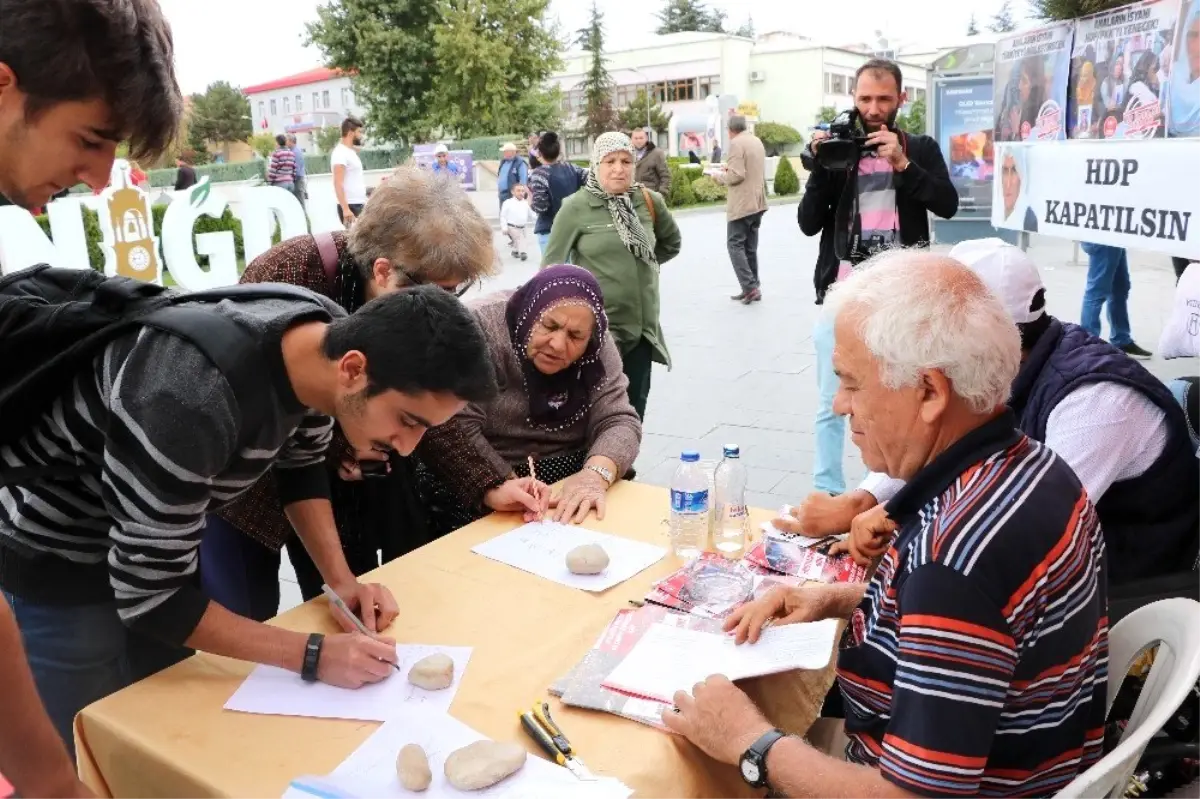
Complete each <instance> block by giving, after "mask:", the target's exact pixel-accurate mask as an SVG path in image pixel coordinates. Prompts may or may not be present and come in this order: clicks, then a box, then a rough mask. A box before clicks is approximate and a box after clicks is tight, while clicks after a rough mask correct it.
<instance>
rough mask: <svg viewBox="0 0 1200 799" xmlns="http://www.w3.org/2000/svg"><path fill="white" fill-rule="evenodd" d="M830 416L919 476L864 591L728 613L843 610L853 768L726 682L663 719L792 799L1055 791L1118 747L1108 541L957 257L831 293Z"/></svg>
mask: <svg viewBox="0 0 1200 799" xmlns="http://www.w3.org/2000/svg"><path fill="white" fill-rule="evenodd" d="M825 312H826V313H827V314H831V315H832V318H833V320H834V338H835V346H834V353H833V359H834V368H835V369H836V371H837V375H838V378H839V381H840V386H839V388H838V392H837V396H836V398H835V400H834V409H835V411H836V412H837V413H839V414H841V415H844V416H846V417H848V419H849V423H850V429H851V431H852V433H853V441H854V443H855V444H856V445H857V446H858V447H859V449H861V450H862V455H863V460H864V461H865V462H866V463H867V465H868V466H869V467H870V468H871V469H873V470H876V471H879V472H883V473H886V474H888V475H889V476H892V477H896V478H900V479H903V480H905V481H907V485H905V487H904V488H903V489H902V490H901V491H900V493H899V494H897V495H896V496H895V497H894V498H893V499H892V501H891V503H889V505H888V509H889V512H890V513H891V514H892V518H893V519H894V520H895V522H896V523H897V524H898V525H899V531H898V534H897V536H896V539H895V541H894V543H893V544H892V546H891V548H890V549H889V550H888V552H887V554H886V555H885V556H884V558H883V561H882V563H881V564H880V566H879V569H878V570H877V571H876V573H875V575H874V577H873V578H872V580H871V582H870V584H869V585H866V586H864V585H858V586H852V585H826V584H812V583H809V584H806V585H804V586H801V587H800V588H789V589H784V590H779V591H777V592H775V593H773V594H769V595H768V596H766V597H764V598H762V599H761V600H759V601H757V602H754V603H751V604H750V605H748V606H746V607H744V608H743V609H741V610H740V611H739V612H737V613H735V614H734V615H733V616H732V617H731V618H730V619H729V620H728V622H727V624H726V627H727V629H730V630H735V631H736V637H737V640H738V641H745V640H747V639H749V640H750V641H752V642H753V641H755V640H757V638H758V635H759V632H760V631H761V629H762V627H763V625H764V623H765V622H767V621H768V620H770V619H773V620H774V621H775V623H776V624H788V623H797V622H807V621H815V620H818V619H823V618H843V619H848V620H849V624H848V625H847V627H846V631H845V634H844V637H843V640H842V644H841V647H840V648H839V652H838V663H837V674H838V683H839V685H840V687H841V690H842V693H843V694H844V695H845V697H846V711H847V712H846V721H845V732H846V734H847V735H848V737H849V744H848V745H847V747H846V750H845V762H843V761H842V760H841V759H839V758H835V757H831V756H829V755H826V754H823V753H822V752H820V751H818V750H817V749H815V748H813V747H812V746H810V745H809V744H807V743H806V742H805V741H803V740H801V739H799V738H796V737H791V736H786V735H785V734H784V733H783V732H781V731H779V730H776V729H772V727H771V725H770V723H769V722H767V721H766V720H765V719H764V717H763V715H762V714H761V713H760V712H759V710H758V709H757V708H756V707H755V706H754V705H753V703H752V702H751V701H750V699H749V698H748V697H747V696H746V695H745V694H744V693H742V692H741V691H740V690H739V689H738V688H736V687H735V686H734V685H733V684H732V683H730V682H729V680H727V679H725V678H724V677H720V676H715V677H710V678H709V679H708V680H706V681H705V682H703V683H701V684H699V685H697V686H695V688H694V689H693V690H692V693H691V694H688V693H685V692H682V691H681V692H679V693H678V694H677V695H676V696H675V705H676V707H677V708H678V710H677V712H671V711H668V712H666V713H664V714H663V721H664V723H665V724H666V725H668V726H669V727H670V728H671V729H673V730H675V731H676V732H679V733H681V734H683V735H684V736H686V737H687V738H688V739H689V740H690V741H692V742H693V743H694V744H696V745H697V746H699V747H700V748H701V749H702V750H704V751H705V752H706V753H708V754H709V755H710V756H712V757H714V758H715V759H717V760H718V761H722V762H724V763H728V764H730V765H738V766H740V769H741V773H742V776H743V778H744V779H746V781H747V782H749V783H750V784H751V785H752V786H754V787H756V788H762V787H766V786H769V787H770V788H771V789H773V790H774V791H775V792H776V793H777V794H781V795H785V796H813V797H818V796H947V795H956V796H957V795H962V796H975V795H996V796H1007V795H1025V794H1030V793H1037V794H1039V795H1042V794H1053V793H1055V792H1057V791H1058V790H1059V789H1061V788H1062V787H1063V786H1065V785H1066V784H1067V783H1069V782H1070V781H1071V780H1072V779H1073V778H1074V777H1075V776H1076V775H1078V774H1079V773H1080V772H1082V771H1084V770H1085V769H1087V768H1088V767H1089V766H1091V765H1092V764H1093V763H1095V762H1096V761H1097V760H1098V759H1099V758H1100V756H1101V754H1102V750H1103V745H1104V716H1105V692H1106V684H1107V649H1108V624H1107V619H1106V613H1105V605H1106V601H1105V582H1106V580H1105V575H1104V569H1105V566H1104V562H1105V556H1104V541H1103V539H1102V537H1101V535H1100V528H1099V525H1098V524H1097V522H1096V515H1095V512H1094V510H1093V509H1092V506H1091V505H1090V503H1089V502H1088V500H1087V496H1086V495H1085V494H1084V492H1083V488H1082V487H1081V486H1080V484H1079V480H1078V479H1077V478H1076V477H1075V474H1074V472H1072V471H1071V468H1070V467H1069V466H1067V465H1066V463H1064V462H1063V461H1062V460H1061V459H1060V458H1058V456H1056V455H1055V454H1054V453H1053V452H1051V451H1050V450H1049V449H1048V448H1046V447H1045V446H1043V445H1042V444H1039V443H1038V442H1036V441H1034V440H1033V439H1031V438H1029V437H1027V436H1025V435H1023V434H1022V433H1021V432H1020V431H1019V430H1017V421H1016V417H1015V416H1014V415H1013V413H1012V411H1010V410H1008V409H1007V408H1006V407H1005V400H1006V399H1007V398H1008V393H1009V386H1010V385H1011V384H1012V381H1013V380H1014V378H1015V377H1016V375H1017V370H1018V368H1019V366H1020V361H1021V342H1020V338H1019V336H1018V334H1017V331H1016V328H1015V327H1014V326H1013V324H1012V320H1011V318H1010V317H1009V315H1008V314H1007V313H1006V312H1005V310H1004V307H1003V306H1002V305H1001V304H1000V302H999V300H997V299H996V298H995V296H993V295H992V293H991V292H990V291H989V290H988V287H987V285H986V284H985V283H984V282H983V281H982V280H980V278H979V277H978V276H977V275H975V274H974V273H973V272H972V271H971V270H970V269H968V268H967V267H965V266H963V265H962V264H961V263H958V262H957V261H954V260H952V259H949V258H946V257H944V256H937V255H931V254H928V253H924V254H918V253H907V252H903V253H899V254H894V255H890V256H883V257H881V258H880V259H879V260H877V262H876V263H874V264H869V265H867V266H866V267H864V268H863V269H862V270H861V271H859V272H857V273H855V274H853V275H852V276H851V277H849V278H848V279H847V280H845V281H844V282H842V283H841V284H839V285H838V286H837V288H836V289H835V290H834V291H832V292H831V293H830V295H829V297H828V299H827V300H826V307H825Z"/></svg>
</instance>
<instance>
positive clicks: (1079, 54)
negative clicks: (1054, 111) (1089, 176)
mask: <svg viewBox="0 0 1200 799" xmlns="http://www.w3.org/2000/svg"><path fill="white" fill-rule="evenodd" d="M1193 2H1194V0H1193ZM1179 14H1180V0H1151V1H1150V2H1143V3H1137V4H1134V5H1130V6H1123V7H1121V8H1118V9H1115V10H1113V11H1109V12H1105V13H1102V14H1095V15H1093V16H1090V17H1084V18H1083V19H1080V20H1078V21H1077V22H1076V23H1075V46H1074V48H1073V52H1072V58H1071V84H1070V88H1069V91H1068V106H1069V107H1068V113H1067V127H1068V130H1067V135H1068V136H1069V137H1070V138H1072V139H1154V138H1162V137H1164V136H1166V134H1167V115H1166V112H1167V105H1168V102H1169V99H1168V98H1169V95H1170V93H1171V92H1172V85H1173V84H1172V80H1171V73H1172V71H1173V67H1174V66H1175V64H1176V63H1177V59H1176V58H1175V56H1174V52H1175V48H1176V41H1175V40H1176V36H1175V32H1176V28H1177V27H1178V25H1179Z"/></svg>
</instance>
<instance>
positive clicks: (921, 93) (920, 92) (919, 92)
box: [909, 89, 925, 101]
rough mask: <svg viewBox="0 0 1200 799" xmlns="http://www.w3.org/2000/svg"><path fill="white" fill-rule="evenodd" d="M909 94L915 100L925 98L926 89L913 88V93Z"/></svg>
mask: <svg viewBox="0 0 1200 799" xmlns="http://www.w3.org/2000/svg"><path fill="white" fill-rule="evenodd" d="M909 96H910V97H912V99H913V100H914V101H915V100H924V99H925V90H924V89H913V90H912V93H911V94H910V95H909Z"/></svg>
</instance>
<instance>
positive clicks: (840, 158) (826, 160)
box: [800, 108, 879, 172]
mask: <svg viewBox="0 0 1200 799" xmlns="http://www.w3.org/2000/svg"><path fill="white" fill-rule="evenodd" d="M827 130H828V131H829V138H827V139H822V140H821V142H820V144H819V145H818V146H817V148H816V151H815V152H814V151H813V149H812V144H811V143H810V144H809V146H808V147H805V148H804V151H803V152H802V153H801V154H800V162H801V163H802V164H804V168H805V169H807V170H808V171H809V172H811V171H813V167H814V166H816V165H820V166H822V167H824V168H825V169H828V170H831V171H833V172H848V171H850V170H851V169H854V168H855V167H856V166H857V165H858V159H859V158H860V157H862V154H863V153H864V152H872V151H874V150H876V149H878V147H879V145H878V144H867V131H866V128H865V127H863V124H862V118H861V117H860V116H859V114H858V111H857V109H853V108H852V109H850V110H849V111H843V112H842V113H840V114H838V115H837V116H836V117H834V118H833V121H832V122H830V123H829V126H828V128H827Z"/></svg>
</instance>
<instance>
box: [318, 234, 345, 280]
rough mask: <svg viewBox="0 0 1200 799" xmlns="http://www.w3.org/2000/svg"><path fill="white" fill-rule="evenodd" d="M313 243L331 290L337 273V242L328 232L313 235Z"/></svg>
mask: <svg viewBox="0 0 1200 799" xmlns="http://www.w3.org/2000/svg"><path fill="white" fill-rule="evenodd" d="M313 241H315V242H316V244H317V252H319V253H320V254H321V266H323V267H324V268H325V279H326V280H328V281H329V287H330V289H331V290H332V289H333V282H334V280H336V279H337V273H338V260H339V259H338V251H337V242H335V241H334V240H333V234H332V233H329V232H326V233H314V234H313Z"/></svg>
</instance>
